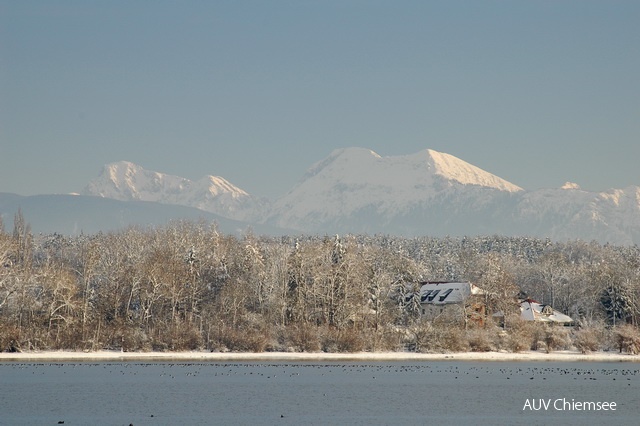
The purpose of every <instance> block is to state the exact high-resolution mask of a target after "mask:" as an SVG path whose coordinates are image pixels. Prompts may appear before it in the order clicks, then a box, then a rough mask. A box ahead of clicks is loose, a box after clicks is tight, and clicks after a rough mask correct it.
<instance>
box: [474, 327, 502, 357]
mask: <svg viewBox="0 0 640 426" xmlns="http://www.w3.org/2000/svg"><path fill="white" fill-rule="evenodd" d="M494 336H495V330H494V329H490V328H475V329H471V330H468V331H467V342H468V344H469V348H470V349H471V351H472V352H489V351H493V350H495V349H496V345H495V343H494V341H493V337H494Z"/></svg>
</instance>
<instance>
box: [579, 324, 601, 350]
mask: <svg viewBox="0 0 640 426" xmlns="http://www.w3.org/2000/svg"><path fill="white" fill-rule="evenodd" d="M601 334H602V333H600V332H599V330H596V329H595V328H581V329H580V330H577V331H576V332H575V333H574V336H573V344H574V345H575V347H576V349H578V350H579V351H580V352H581V353H583V354H588V353H590V352H595V351H597V350H598V349H600V341H601Z"/></svg>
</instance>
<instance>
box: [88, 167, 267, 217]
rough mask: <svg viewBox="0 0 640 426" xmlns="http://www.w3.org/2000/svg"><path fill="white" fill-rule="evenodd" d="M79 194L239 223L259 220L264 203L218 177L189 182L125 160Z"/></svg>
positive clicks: (105, 172)
mask: <svg viewBox="0 0 640 426" xmlns="http://www.w3.org/2000/svg"><path fill="white" fill-rule="evenodd" d="M82 195H92V196H97V197H104V198H112V199H115V200H121V201H132V200H135V201H153V202H156V203H162V204H176V205H181V206H189V207H195V208H197V209H200V210H204V211H206V212H210V213H215V214H218V215H221V216H224V217H228V218H233V219H235V220H242V221H256V220H258V219H259V218H260V217H262V216H263V214H264V212H263V210H264V209H265V208H266V204H267V202H266V201H265V200H260V199H256V198H255V197H252V196H251V195H249V194H248V193H247V192H246V191H244V190H242V189H240V188H238V187H237V186H235V185H233V184H232V183H230V182H229V181H227V180H226V179H224V178H222V177H219V176H205V177H203V178H202V179H200V180H197V181H191V180H189V179H185V178H183V177H179V176H173V175H168V174H164V173H159V172H155V171H150V170H146V169H144V168H143V167H141V166H139V165H137V164H134V163H130V162H128V161H120V162H117V163H111V164H107V165H106V166H104V168H103V169H102V172H101V173H100V175H99V176H98V177H97V178H96V179H94V180H92V181H91V182H89V184H88V185H87V186H86V187H85V188H84V190H83V191H82Z"/></svg>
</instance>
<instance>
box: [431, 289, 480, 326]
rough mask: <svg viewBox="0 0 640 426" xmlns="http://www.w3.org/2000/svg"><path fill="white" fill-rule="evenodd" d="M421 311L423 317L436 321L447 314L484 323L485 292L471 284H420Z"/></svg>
mask: <svg viewBox="0 0 640 426" xmlns="http://www.w3.org/2000/svg"><path fill="white" fill-rule="evenodd" d="M420 284H421V287H420V309H421V312H422V315H423V316H425V317H427V318H430V319H435V318H437V317H438V316H440V315H443V314H445V313H451V314H453V315H462V316H466V319H471V320H473V321H476V322H479V323H484V315H485V312H486V308H485V304H484V298H483V297H482V296H483V295H484V294H485V292H484V291H483V290H482V289H481V288H480V287H478V286H476V285H474V284H472V283H470V282H463V281H461V282H456V281H427V282H423V283H420Z"/></svg>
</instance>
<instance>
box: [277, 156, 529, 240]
mask: <svg viewBox="0 0 640 426" xmlns="http://www.w3.org/2000/svg"><path fill="white" fill-rule="evenodd" d="M522 191H523V189H522V188H520V187H518V186H516V185H514V184H512V183H509V182H507V181H505V180H504V179H501V178H499V177H497V176H495V175H492V174H490V173H487V172H485V171H483V170H481V169H479V168H477V167H475V166H473V165H471V164H469V163H466V162H464V161H462V160H460V159H458V158H456V157H454V156H452V155H449V154H443V153H440V152H436V151H433V150H424V151H421V152H418V153H416V154H412V155H404V156H393V157H381V156H380V155H378V154H376V153H375V152H373V151H371V150H368V149H364V148H347V149H339V150H336V151H334V152H333V153H331V155H330V156H329V157H328V158H327V159H325V160H323V161H321V162H319V163H316V164H315V165H314V166H312V167H311V168H310V169H309V171H308V172H307V174H306V175H305V176H304V178H303V179H302V181H301V182H300V183H298V185H296V186H295V187H294V188H293V189H292V190H291V191H289V192H288V193H287V194H286V195H284V196H283V197H281V198H280V199H278V200H277V201H276V202H275V203H274V206H273V208H272V210H271V214H270V216H269V218H268V219H267V221H268V222H271V223H274V224H277V225H278V226H284V225H286V226H287V227H293V228H295V229H299V230H312V231H324V230H328V229H327V227H328V226H329V227H331V226H335V227H336V228H337V229H336V231H337V230H342V231H345V230H346V229H343V228H344V227H345V226H346V225H349V226H351V223H352V222H354V225H355V224H357V223H360V226H359V228H361V230H364V229H362V228H363V227H369V228H370V230H371V231H374V230H375V229H377V230H378V232H380V231H384V225H389V224H390V223H392V222H394V220H395V219H396V218H399V217H403V216H406V215H408V214H410V213H411V212H412V211H414V210H417V209H418V210H424V208H428V207H429V206H430V205H433V204H440V202H442V201H446V200H442V198H443V197H446V196H452V195H454V194H456V195H455V196H456V198H459V199H461V198H474V199H475V200H474V203H480V204H484V203H485V202H487V200H488V199H489V198H493V197H495V196H502V195H504V194H507V195H510V194H515V193H519V192H522ZM438 200H440V201H438ZM450 201H451V200H450ZM376 222H377V223H376ZM389 230H393V231H397V229H395V228H393V227H392V228H389Z"/></svg>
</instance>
